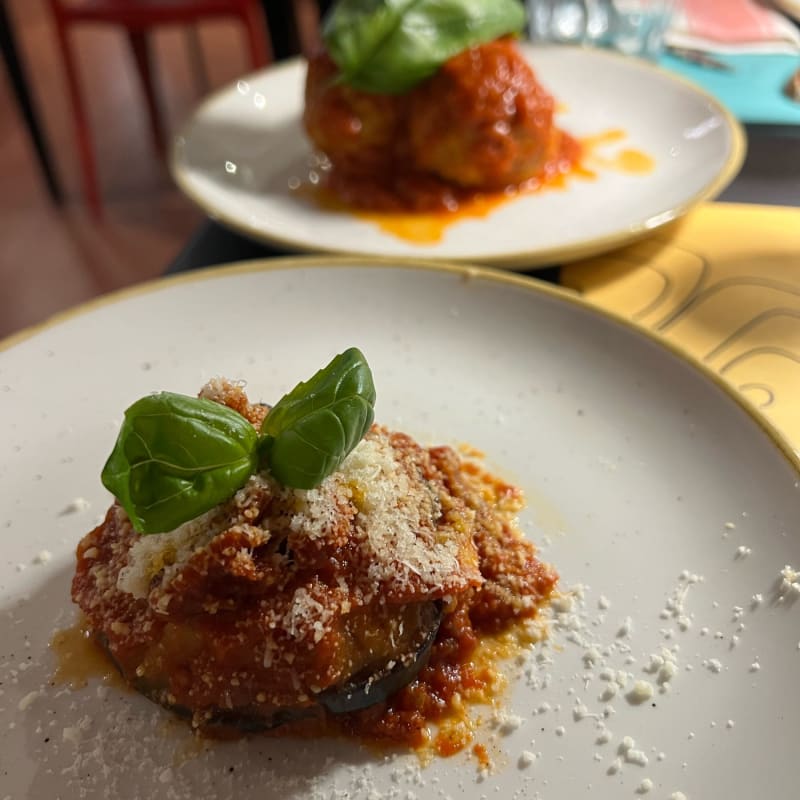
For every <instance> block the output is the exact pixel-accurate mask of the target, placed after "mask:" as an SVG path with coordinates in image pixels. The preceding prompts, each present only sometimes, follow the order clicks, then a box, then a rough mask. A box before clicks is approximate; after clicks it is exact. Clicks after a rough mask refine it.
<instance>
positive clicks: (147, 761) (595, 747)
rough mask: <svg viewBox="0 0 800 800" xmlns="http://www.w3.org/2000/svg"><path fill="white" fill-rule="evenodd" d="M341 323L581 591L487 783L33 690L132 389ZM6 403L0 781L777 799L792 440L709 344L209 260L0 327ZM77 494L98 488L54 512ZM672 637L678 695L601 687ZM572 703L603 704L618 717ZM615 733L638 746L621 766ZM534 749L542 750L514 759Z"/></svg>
mask: <svg viewBox="0 0 800 800" xmlns="http://www.w3.org/2000/svg"><path fill="white" fill-rule="evenodd" d="M351 344H355V345H358V346H360V347H361V348H363V350H364V352H365V354H366V355H367V357H368V359H369V360H370V362H371V364H372V367H373V370H374V373H375V379H376V384H377V387H378V404H377V417H378V419H379V420H380V421H382V422H384V423H387V424H389V425H391V426H394V427H397V428H401V429H403V430H406V431H408V432H410V433H412V434H413V435H415V436H417V437H418V438H420V439H421V440H424V441H426V442H429V443H433V442H464V441H467V442H471V443H472V444H474V445H475V446H477V447H478V448H480V449H482V450H484V451H485V452H486V453H487V457H488V460H489V463H490V464H492V465H494V466H496V468H497V469H499V470H501V471H502V473H503V474H505V475H507V476H509V477H511V478H512V479H514V480H515V481H517V482H518V483H519V484H521V485H522V486H523V487H524V488H525V489H526V491H527V493H528V496H529V498H530V506H529V508H528V510H527V511H526V512H525V513H524V515H523V525H524V528H525V530H526V531H529V532H530V535H531V536H532V537H533V538H534V539H535V540H536V541H538V542H539V543H541V544H542V545H543V553H544V556H545V557H546V558H547V559H548V560H551V561H552V562H553V563H554V564H556V565H557V567H558V569H559V571H560V572H561V575H562V585H563V586H564V587H565V588H566V587H569V586H572V585H574V584H578V583H580V584H583V585H584V587H585V590H584V600H583V605H581V604H580V603H576V605H575V608H574V612H575V614H576V616H575V620H576V621H580V616H581V615H582V616H583V617H584V624H583V627H582V628H580V627H579V628H578V630H577V631H573V632H572V633H570V632H569V630H564V628H565V627H566V628H567V629H569V627H570V624H571V623H570V619H571V615H566V619H565V620H564V623H565V624H563V625H562V626H560V627H557V628H556V629H555V630H554V631H553V633H552V638H551V641H550V643H549V644H548V646H546V647H542V648H540V649H539V650H537V651H536V653H533V654H532V657H533V661H532V663H531V665H529V669H528V673H529V674H528V676H523V677H522V678H521V679H519V680H517V681H514V682H513V684H512V685H513V690H512V692H511V697H510V699H509V710H510V712H511V714H512V715H516V716H517V717H518V718H515V717H514V716H510V717H509V718H508V719H507V720H506V724H505V726H504V727H503V729H502V733H501V732H500V731H498V730H492V729H490V728H485V729H482V731H480V732H479V734H478V735H479V740H485V739H486V738H487V737H488V736H489V735H494V736H496V737H497V741H496V743H495V744H494V745H493V746H492V748H491V753H492V756H493V758H494V759H495V761H496V765H497V766H496V771H495V772H494V773H492V774H490V775H489V776H488V777H485V779H483V780H480V779H479V778H478V775H477V771H476V767H475V762H474V761H473V760H470V759H469V758H468V757H467V756H466V755H458V756H455V757H454V758H452V759H450V760H435V761H434V762H433V763H431V764H430V765H429V766H428V767H427V768H424V769H421V768H420V766H419V763H418V762H417V760H416V758H415V757H409V756H398V757H397V758H395V759H384V758H383V757H381V756H378V755H376V754H375V753H373V752H370V751H368V750H366V749H362V748H360V747H358V746H357V745H355V744H353V743H349V742H332V741H322V742H316V743H315V742H313V741H301V742H297V741H280V740H269V739H259V738H256V739H252V740H250V741H245V742H238V743H216V744H214V743H212V744H207V745H205V746H200V745H193V744H192V743H191V742H190V741H189V740H190V737H189V734H188V733H187V731H186V729H185V727H184V726H183V724H182V723H174V724H168V722H167V720H169V715H168V714H167V713H166V712H164V711H163V710H161V709H160V708H157V707H155V706H154V705H152V704H151V703H149V702H148V701H147V700H145V699H143V698H141V697H139V696H138V695H135V694H129V693H121V692H120V691H119V690H117V689H116V688H103V687H99V686H97V685H96V684H92V685H90V686H89V687H87V688H86V689H84V690H81V691H70V690H66V689H64V688H61V687H51V686H50V685H49V681H50V678H51V676H52V673H53V666H54V658H53V656H52V654H51V653H50V652H48V641H49V639H50V637H51V635H52V633H53V631H54V629H57V628H59V627H63V626H66V625H69V624H70V622H71V621H72V620H73V617H74V610H73V608H72V606H71V604H70V601H69V599H68V597H69V581H70V575H71V571H72V569H73V558H74V556H73V552H74V547H75V545H76V543H77V541H78V539H79V538H80V537H81V535H82V534H83V533H84V531H86V530H88V529H89V528H90V527H91V526H92V525H93V524H94V522H95V520H97V519H98V517H99V516H100V515H101V514H102V512H103V510H104V508H105V506H106V504H107V503H108V502H109V497H108V495H107V494H106V493H105V491H104V490H103V489H102V487H101V485H100V481H99V477H98V475H99V471H100V467H101V465H102V463H103V461H104V459H105V457H106V455H107V454H108V452H109V450H110V448H111V446H112V444H113V440H114V438H115V435H116V427H117V425H118V422H119V419H120V415H121V413H122V410H123V409H124V408H125V407H126V406H127V405H128V404H129V403H130V402H131V401H133V400H134V399H136V398H138V397H140V396H141V395H143V394H145V393H148V392H150V391H152V390H157V389H170V390H174V391H179V392H194V391H195V390H196V389H197V388H198V387H199V386H200V385H201V384H202V383H203V382H204V381H205V380H206V379H207V378H209V377H211V376H213V375H217V374H224V375H227V376H229V377H231V378H237V379H238V378H243V379H246V380H248V382H249V389H250V391H251V394H252V395H253V396H254V397H261V398H263V399H266V400H269V399H271V398H274V397H276V396H278V395H279V394H281V393H283V392H284V391H286V390H287V389H288V388H289V387H290V386H291V385H293V384H294V382H296V381H297V380H298V379H299V378H302V377H305V376H307V375H308V374H309V373H310V372H311V371H313V370H314V369H316V368H317V367H318V366H319V365H320V364H322V363H324V362H325V361H326V360H327V359H328V358H329V357H330V356H331V355H332V354H333V353H334V352H337V351H340V350H341V349H343V348H345V347H346V346H348V345H351ZM0 403H2V406H1V407H0V408H1V410H2V413H1V414H0V453H2V455H1V456H0V486H2V495H3V503H2V517H0V522H2V525H0V528H1V529H2V541H3V545H2V562H0V681H1V682H2V686H0V691H1V692H2V693H0V777H1V778H2V780H0V787H1V788H2V791H0V796H3V797H5V796H10V797H13V798H15V800H23V799H25V800H40V799H41V798H54V797H59V798H61V800H73V799H77V798H98V799H99V798H108V797H113V798H119V800H130V799H131V798H143V799H144V798H147V800H173V799H182V798H192V800H194V799H195V798H211V797H214V798H229V797H236V798H237V800H250V799H251V798H252V800H256V798H258V800H261V798H264V797H281V798H293V799H295V798H296V799H297V800H300V798H323V797H324V798H329V797H349V798H351V799H353V798H364V799H365V800H366V799H367V798H375V797H388V798H411V797H417V798H420V799H421V798H437V800H438V799H441V798H446V797H467V798H474V799H475V800H477V799H478V798H480V797H485V796H490V797H506V798H511V797H514V798H522V797H525V798H543V799H546V798H554V799H555V800H563V798H571V800H578V799H579V798H587V799H588V798H592V800H611V799H612V798H613V799H614V800H618V798H625V797H631V798H632V797H636V796H637V795H636V790H637V788H638V787H640V786H641V784H642V782H643V781H644V780H645V779H649V780H651V781H652V782H653V789H652V791H651V792H650V794H649V796H650V797H653V798H658V800H666V798H669V797H670V795H671V793H673V792H676V791H682V792H684V793H685V795H686V796H687V797H689V798H691V799H692V800H700V798H705V800H709V799H710V798H731V800H734V798H736V799H737V800H738V798H748V799H749V798H754V797H759V796H762V795H763V794H764V781H765V780H767V781H768V782H769V789H768V792H767V793H768V795H769V796H770V797H792V796H795V794H796V790H797V786H798V785H800V784H798V781H800V762H799V761H798V759H797V757H796V749H797V742H798V741H800V693H799V692H798V691H797V676H798V674H800V672H799V671H800V649H798V640H800V603H794V602H793V596H792V595H787V596H786V599H785V600H783V601H782V602H780V603H779V602H777V598H778V596H779V595H778V593H777V589H776V587H777V584H776V579H777V578H778V575H779V572H780V570H781V569H782V568H783V567H784V565H785V564H793V565H794V566H795V567H800V536H798V531H800V490H798V480H800V473H799V472H798V461H797V459H796V458H795V457H793V456H792V455H791V454H789V453H788V451H783V450H782V449H781V446H780V445H779V443H777V441H776V440H774V439H772V438H770V436H769V435H767V433H765V430H766V429H765V428H763V427H762V425H763V423H759V422H758V421H757V420H756V419H754V418H753V417H751V416H750V415H749V413H748V412H747V411H746V410H745V409H744V408H743V407H742V406H741V405H740V404H739V403H738V402H737V401H735V400H734V399H733V398H732V397H731V396H730V395H729V394H727V393H726V391H725V390H724V389H723V388H722V387H721V386H719V385H716V384H715V383H714V382H713V381H711V380H709V378H708V376H706V375H704V374H703V373H702V372H701V371H700V370H699V369H698V368H695V367H693V366H691V365H690V364H688V363H686V362H685V361H684V360H682V359H681V358H680V357H678V356H676V355H675V354H673V353H671V352H670V351H668V350H666V349H665V348H664V347H663V346H661V345H659V344H657V343H655V342H654V341H652V340H650V339H648V338H645V336H644V335H643V334H640V333H637V332H635V331H634V330H633V329H632V328H630V327H627V326H625V325H624V324H623V323H620V322H617V321H615V320H613V319H612V318H610V317H607V316H604V315H602V314H601V313H600V312H598V311H595V310H592V309H590V308H588V307H587V306H584V305H583V304H581V303H580V301H578V300H576V299H574V298H573V297H571V296H568V295H566V294H562V293H556V292H555V291H553V290H550V289H547V288H542V287H540V286H539V285H537V284H535V283H534V282H531V281H526V280H524V279H521V278H518V277H516V276H514V275H510V274H508V273H504V274H503V273H492V272H483V271H479V270H475V269H472V270H460V269H456V268H454V269H445V268H440V269H436V268H431V267H423V266H422V265H417V266H414V265H403V264H393V263H391V262H384V263H382V264H380V265H379V268H370V267H369V266H367V265H366V264H365V263H356V262H353V261H352V260H350V261H348V260H342V261H338V262H332V261H331V259H323V260H321V261H310V262H309V261H304V260H296V261H294V262H291V261H290V262H280V261H278V262H276V263H274V264H268V265H267V264H262V265H260V266H259V265H255V266H250V267H246V268H239V269H233V270H228V271H209V272H203V273H199V274H195V275H189V276H184V277H182V278H180V279H176V280H165V281H162V282H159V283H155V284H151V285H150V286H147V287H145V288H144V289H137V290H134V291H129V292H126V293H123V294H120V295H117V296H115V297H112V298H111V300H110V301H108V300H107V301H103V302H100V303H96V304H93V305H90V306H87V307H85V308H84V309H82V310H81V311H80V312H79V313H77V314H72V315H70V316H67V317H66V318H65V319H63V320H61V321H60V322H58V324H56V325H54V326H51V327H46V328H44V329H42V330H40V331H39V332H37V333H35V334H34V335H31V336H29V337H27V338H26V337H24V336H23V337H18V338H17V339H16V340H12V341H11V342H10V345H9V346H7V347H6V349H5V350H4V351H2V352H0ZM78 497H82V498H85V499H86V500H87V501H88V502H89V503H90V504H91V507H90V508H89V509H88V510H85V511H76V512H74V513H64V510H65V509H67V508H68V507H69V505H70V503H72V501H73V500H74V499H75V498H78ZM728 523H730V525H729V524H728ZM548 541H549V544H547V542H548ZM740 547H745V548H750V550H751V552H750V553H749V554H748V555H746V556H744V555H737V553H738V548H740ZM43 550H46V551H48V552H49V553H50V554H51V555H50V558H49V560H48V558H47V555H45V556H44V559H41V558H40V559H38V560H39V561H44V563H37V555H38V554H40V553H41V552H42V551H43ZM742 553H743V554H744V553H745V551H742ZM683 570H687V571H688V573H687V575H689V574H696V575H697V576H702V577H703V580H702V582H697V583H696V584H694V585H691V586H690V588H689V589H688V594H687V595H686V597H685V599H684V601H683V611H682V612H681V613H682V614H684V615H685V616H686V617H687V620H688V621H690V622H691V627H689V628H688V629H687V630H685V631H682V630H681V626H680V622H681V621H680V620H678V619H677V618H673V617H669V618H662V616H661V612H662V610H663V609H664V608H665V604H666V603H667V602H668V600H669V598H670V596H671V595H672V593H673V592H674V591H675V590H680V589H681V587H685V586H686V585H687V583H688V581H687V580H685V579H683V580H682V579H681V577H680V576H681V573H682V571H683ZM756 594H761V595H763V602H762V603H761V604H760V605H758V606H755V605H753V604H752V601H751V598H752V597H753V596H754V595H756ZM601 596H602V597H604V598H605V600H602V599H601ZM601 605H608V606H609V607H608V608H607V610H605V611H601V610H600V606H601ZM737 608H739V609H741V611H737V610H736V609H737ZM626 618H630V623H629V624H627V625H626V623H625V620H626ZM594 623H597V624H596V625H595V624H594ZM740 626H741V629H740ZM621 627H628V628H629V632H628V634H627V635H623V634H622V632H621V631H620V628H621ZM668 631H672V633H671V634H668V633H667V632H668ZM575 634H577V635H578V636H580V637H583V638H584V639H585V640H587V642H586V643H584V644H580V645H579V644H575V643H574V641H572V640H574V639H575V638H576V635H575ZM668 636H669V638H668ZM734 636H737V637H738V641H737V642H736V645H735V646H734V640H733V638H732V637H734ZM588 642H595V643H596V645H597V647H596V653H594V654H593V653H592V652H591V650H592V648H591V647H590V646H589V644H588ZM661 646H666V647H674V648H679V649H678V650H677V651H676V661H677V669H676V674H675V676H674V677H673V679H672V680H671V681H670V682H669V683H670V684H671V686H672V690H671V691H670V692H669V693H666V694H659V693H658V691H656V694H655V695H654V697H653V699H652V701H648V702H646V703H644V704H642V705H639V706H633V705H630V704H629V703H628V702H627V701H626V700H625V699H624V698H623V696H622V693H621V692H620V693H618V694H617V696H616V697H614V698H610V699H609V700H608V701H601V700H599V699H598V697H599V696H600V695H601V694H602V692H603V691H604V690H605V689H606V688H607V687H608V681H605V680H603V676H602V675H601V672H602V670H603V668H606V669H613V670H615V671H619V670H623V671H625V672H630V673H631V674H632V676H633V678H632V679H631V680H633V679H637V680H639V679H642V680H646V681H648V682H650V683H651V684H653V685H657V676H656V675H655V674H652V673H650V672H648V671H646V668H647V667H648V666H649V664H650V660H651V659H650V655H651V654H653V653H655V654H657V653H658V652H659V648H660V647H661ZM538 653H541V654H543V656H546V658H545V659H544V660H543V661H542V662H541V663H538V662H537V660H536V658H535V656H536V654H538ZM628 655H630V657H631V659H632V661H631V662H630V663H628V660H627V657H628ZM591 658H594V659H595V663H594V664H593V665H592V664H591V663H590V659H591ZM587 659H589V660H587ZM754 663H758V664H759V665H760V669H759V670H758V671H756V669H755V668H754V667H752V666H751V665H753V664H754ZM605 677H608V675H605ZM629 685H632V683H630V684H629ZM651 703H652V704H651ZM576 704H579V705H582V706H585V707H586V709H587V711H588V712H590V713H598V714H600V715H602V714H603V712H604V710H606V709H613V713H612V712H611V711H609V712H608V713H609V714H610V716H609V717H608V719H607V722H606V724H607V729H608V730H609V731H611V732H612V733H613V738H612V739H611V741H610V742H608V743H607V744H602V743H599V741H598V736H599V731H598V728H597V727H596V726H597V723H596V722H595V720H594V719H592V718H589V717H584V718H583V719H579V717H581V715H582V714H581V709H580V707H579V708H578V709H577V713H576V709H575V706H576ZM654 706H655V707H654ZM729 720H730V721H731V723H732V727H731V726H730V725H729V724H728V721H729ZM624 736H630V737H632V738H633V739H634V740H635V746H634V747H633V748H632V750H633V751H640V752H641V754H643V755H644V756H646V757H647V759H648V764H647V765H646V766H638V765H636V764H633V763H625V764H624V765H623V767H622V770H621V772H619V773H617V774H615V775H610V774H608V771H609V768H610V767H611V766H612V765H613V763H614V759H615V758H617V757H618V748H619V746H620V744H621V742H622V740H623V737H624ZM525 752H530V753H533V754H536V755H537V758H536V760H535V762H534V763H532V764H530V765H527V766H525V759H524V758H523V762H522V764H520V761H519V759H520V756H521V755H522V754H523V753H525ZM660 754H663V757H662V756H661V755H660ZM632 758H633V759H634V760H639V758H640V757H639V755H638V754H634V756H632ZM335 791H339V792H342V794H335V793H334V792H335ZM344 792H347V794H344ZM371 792H377V794H375V793H371Z"/></svg>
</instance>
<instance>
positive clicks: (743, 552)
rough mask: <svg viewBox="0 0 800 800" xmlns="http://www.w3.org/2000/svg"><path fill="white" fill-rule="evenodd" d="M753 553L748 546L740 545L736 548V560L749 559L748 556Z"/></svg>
mask: <svg viewBox="0 0 800 800" xmlns="http://www.w3.org/2000/svg"><path fill="white" fill-rule="evenodd" d="M752 552H753V551H752V549H751V548H749V547H747V546H746V545H743V544H740V545H739V546H738V547H737V548H736V558H747V556H749V555H750V553H752Z"/></svg>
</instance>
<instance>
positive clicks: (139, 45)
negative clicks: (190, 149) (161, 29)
mask: <svg viewBox="0 0 800 800" xmlns="http://www.w3.org/2000/svg"><path fill="white" fill-rule="evenodd" d="M128 42H129V44H130V47H131V52H132V53H133V57H134V60H135V61H136V71H137V72H138V73H139V81H140V83H141V85H142V91H143V92H144V99H145V102H146V103H147V114H148V117H149V120H150V133H151V135H152V137H153V147H154V148H155V150H156V152H157V153H158V155H159V156H162V157H163V156H164V153H165V152H166V144H165V138H164V128H163V126H162V125H161V112H160V110H159V107H158V98H157V97H156V89H155V83H154V81H153V71H152V69H151V68H150V46H149V42H148V40H147V33H146V32H145V31H128Z"/></svg>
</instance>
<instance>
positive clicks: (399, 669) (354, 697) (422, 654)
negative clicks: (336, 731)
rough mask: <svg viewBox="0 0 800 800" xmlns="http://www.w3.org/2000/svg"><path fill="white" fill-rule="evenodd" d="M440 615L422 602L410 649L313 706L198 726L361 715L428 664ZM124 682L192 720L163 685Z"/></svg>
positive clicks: (102, 640) (239, 727)
mask: <svg viewBox="0 0 800 800" xmlns="http://www.w3.org/2000/svg"><path fill="white" fill-rule="evenodd" d="M442 616H443V608H442V603H441V602H440V601H433V602H429V603H424V604H422V605H421V607H420V611H419V627H418V629H417V631H416V635H415V637H414V642H413V649H411V650H409V651H407V652H405V653H399V654H396V655H395V656H394V657H393V658H392V659H391V660H390V661H389V662H387V663H386V664H385V665H383V666H382V667H379V668H377V669H376V668H374V667H373V668H371V669H369V670H364V671H362V672H360V673H358V674H356V675H353V676H350V677H349V678H348V679H347V680H346V681H345V682H344V683H342V684H340V685H339V686H334V687H331V688H330V689H326V690H325V691H323V692H320V693H319V694H318V695H316V698H317V701H318V702H317V703H316V704H314V705H311V706H303V707H297V708H292V707H287V708H279V709H275V710H274V711H273V712H272V713H270V714H264V713H263V712H262V711H256V710H255V709H248V708H238V709H223V708H210V709H207V711H206V712H204V719H203V723H202V728H203V729H204V730H207V731H213V730H215V729H216V730H220V731H224V730H226V729H227V730H231V729H234V730H236V731H238V732H239V733H244V734H249V733H263V732H265V731H271V730H274V729H275V728H279V727H281V726H282V725H287V724H289V723H293V722H299V721H302V720H312V719H317V720H320V721H321V720H322V719H324V717H325V715H326V712H327V713H329V714H333V715H334V716H335V715H337V714H347V713H350V712H353V711H360V710H362V709H364V708H368V707H369V706H372V705H375V704H377V703H382V702H384V701H386V700H387V699H388V698H389V697H391V695H392V694H394V693H395V692H397V691H398V690H400V689H402V688H403V687H404V686H407V685H408V684H409V683H411V681H413V680H414V678H416V677H417V675H418V674H419V672H420V670H421V669H422V668H423V667H424V666H425V665H426V664H427V663H428V659H429V658H430V654H431V648H432V647H433V643H434V642H435V640H436V635H437V633H438V632H439V626H440V624H441V621H442ZM96 639H97V641H98V643H99V645H100V646H101V647H102V648H103V650H104V651H105V652H106V653H107V654H108V656H109V658H110V659H111V661H112V663H113V664H114V666H116V667H117V669H118V670H119V671H120V674H122V676H123V678H125V679H126V680H129V679H128V676H126V675H125V674H124V672H123V671H122V668H121V666H120V664H119V663H118V662H117V661H116V659H115V658H114V655H113V653H112V652H111V650H110V649H109V647H108V639H107V638H106V637H105V635H104V634H102V633H98V634H96ZM129 683H130V684H131V686H132V688H133V689H135V690H136V691H137V692H139V693H140V694H141V695H143V696H144V697H146V698H147V699H148V700H151V701H153V702H154V703H156V704H158V705H160V706H163V707H164V708H166V709H167V710H168V711H171V712H172V713H173V714H176V715H177V716H179V717H181V718H182V719H187V720H191V719H193V718H194V713H193V711H192V710H191V709H189V708H186V707H185V706H182V705H179V704H177V703H171V702H169V700H168V698H167V694H168V693H167V692H166V691H164V689H163V687H160V686H155V685H153V684H151V683H150V682H148V681H145V680H142V679H134V680H132V681H130V680H129Z"/></svg>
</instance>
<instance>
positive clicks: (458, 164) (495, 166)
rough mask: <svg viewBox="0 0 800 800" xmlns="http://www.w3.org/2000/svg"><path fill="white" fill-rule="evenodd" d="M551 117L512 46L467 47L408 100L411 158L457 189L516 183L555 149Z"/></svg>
mask: <svg viewBox="0 0 800 800" xmlns="http://www.w3.org/2000/svg"><path fill="white" fill-rule="evenodd" d="M553 112H554V101H553V98H552V97H551V96H550V95H549V94H548V93H547V92H546V91H545V90H544V89H543V88H542V87H541V86H540V85H539V84H538V82H537V81H536V78H535V76H534V74H533V70H532V69H531V67H530V66H529V65H528V63H527V61H526V60H525V59H524V57H523V56H522V55H521V54H520V53H519V52H518V50H517V49H516V46H515V44H514V42H513V41H512V40H511V39H499V40H497V41H494V42H490V43H488V44H483V45H480V46H479V47H473V48H470V49H469V50H465V51H464V52H462V53H459V54H458V55H456V56H454V57H453V58H451V59H450V60H449V61H447V62H446V63H445V64H444V65H443V66H442V68H441V69H440V70H439V71H438V72H437V74H436V75H434V76H433V77H432V78H430V79H429V80H427V81H426V82H425V83H423V84H422V85H420V86H419V87H417V88H416V89H415V90H414V91H413V92H412V93H411V97H410V105H409V117H408V139H409V146H410V152H411V157H412V160H413V162H414V164H415V166H416V167H418V168H419V169H422V170H426V171H428V172H432V173H434V174H436V175H438V176H440V177H442V178H444V179H445V180H447V181H450V182H452V183H454V184H456V185H458V186H464V187H470V188H475V189H502V188H504V187H506V186H509V185H512V184H519V183H522V182H523V181H525V180H528V179H529V178H532V177H534V176H535V175H536V174H537V173H538V172H539V171H540V170H542V169H543V167H544V166H545V163H546V161H547V159H548V158H549V157H551V156H552V155H553V152H552V151H553V148H554V147H557V140H556V137H555V136H554V127H553Z"/></svg>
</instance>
